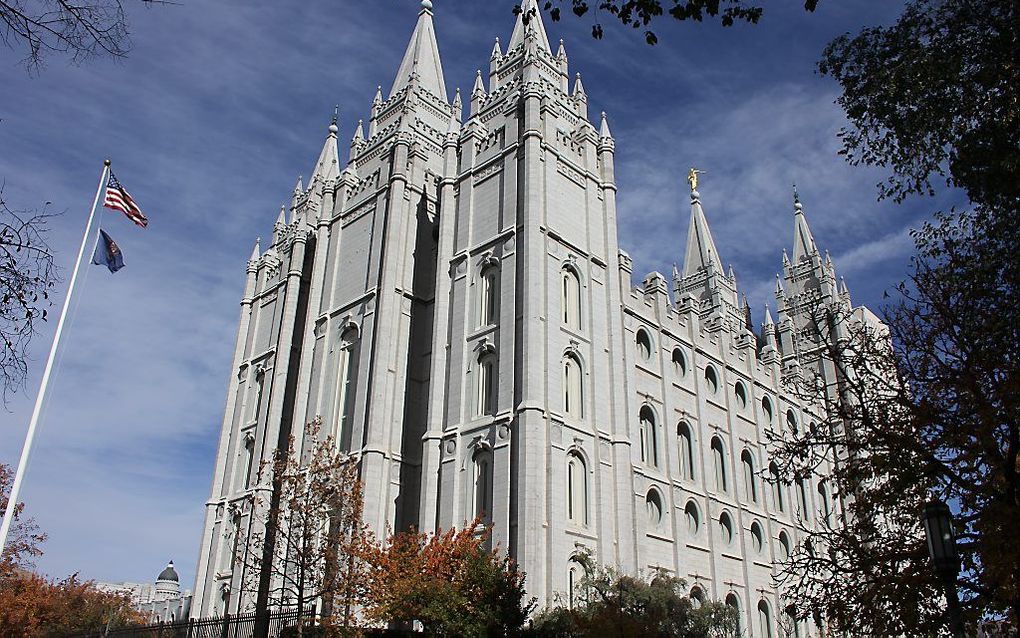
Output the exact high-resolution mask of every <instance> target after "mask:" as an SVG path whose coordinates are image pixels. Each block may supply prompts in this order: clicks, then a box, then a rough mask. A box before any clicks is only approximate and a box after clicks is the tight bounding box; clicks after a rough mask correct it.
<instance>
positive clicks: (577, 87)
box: [573, 73, 588, 99]
mask: <svg viewBox="0 0 1020 638" xmlns="http://www.w3.org/2000/svg"><path fill="white" fill-rule="evenodd" d="M573 95H574V97H575V98H577V97H584V98H585V99H587V97H588V94H587V93H585V92H584V84H583V83H582V82H581V74H580V73H578V74H577V75H575V76H574V94H573Z"/></svg>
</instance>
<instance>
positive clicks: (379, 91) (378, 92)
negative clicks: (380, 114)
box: [372, 86, 383, 106]
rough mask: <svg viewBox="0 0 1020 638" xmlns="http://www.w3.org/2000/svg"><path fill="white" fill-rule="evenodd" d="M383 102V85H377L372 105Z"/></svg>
mask: <svg viewBox="0 0 1020 638" xmlns="http://www.w3.org/2000/svg"><path fill="white" fill-rule="evenodd" d="M382 102H383V98H382V87H381V86H377V87H375V97H374V98H372V106H378V105H380V104H382Z"/></svg>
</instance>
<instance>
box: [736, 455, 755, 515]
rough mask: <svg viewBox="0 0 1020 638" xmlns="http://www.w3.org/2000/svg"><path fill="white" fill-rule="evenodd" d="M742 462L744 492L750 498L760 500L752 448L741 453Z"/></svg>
mask: <svg viewBox="0 0 1020 638" xmlns="http://www.w3.org/2000/svg"><path fill="white" fill-rule="evenodd" d="M740 464H741V465H743V466H744V494H745V496H746V497H747V499H748V500H750V501H753V502H755V503H757V502H758V483H757V481H755V475H754V458H753V457H752V456H751V452H750V450H744V451H743V452H741V453H740Z"/></svg>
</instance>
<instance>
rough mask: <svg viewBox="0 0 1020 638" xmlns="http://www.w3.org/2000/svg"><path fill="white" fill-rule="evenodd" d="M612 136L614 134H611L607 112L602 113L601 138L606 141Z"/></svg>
mask: <svg viewBox="0 0 1020 638" xmlns="http://www.w3.org/2000/svg"><path fill="white" fill-rule="evenodd" d="M612 136H613V134H612V133H610V132H609V120H607V119H606V112H605V111H602V124H601V125H600V126H599V138H601V139H605V138H607V137H612Z"/></svg>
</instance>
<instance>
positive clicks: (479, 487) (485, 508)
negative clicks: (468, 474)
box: [472, 450, 492, 524]
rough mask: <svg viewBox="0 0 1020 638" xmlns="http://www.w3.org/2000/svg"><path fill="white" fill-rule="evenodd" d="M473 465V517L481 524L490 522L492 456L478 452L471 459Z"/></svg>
mask: <svg viewBox="0 0 1020 638" xmlns="http://www.w3.org/2000/svg"><path fill="white" fill-rule="evenodd" d="M472 461H473V465H474V470H475V471H474V495H473V501H474V515H475V516H477V517H479V518H481V520H482V523H483V524H488V523H491V522H492V454H491V453H490V452H489V451H488V450H478V451H477V452H475V454H474V456H473V457H472Z"/></svg>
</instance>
